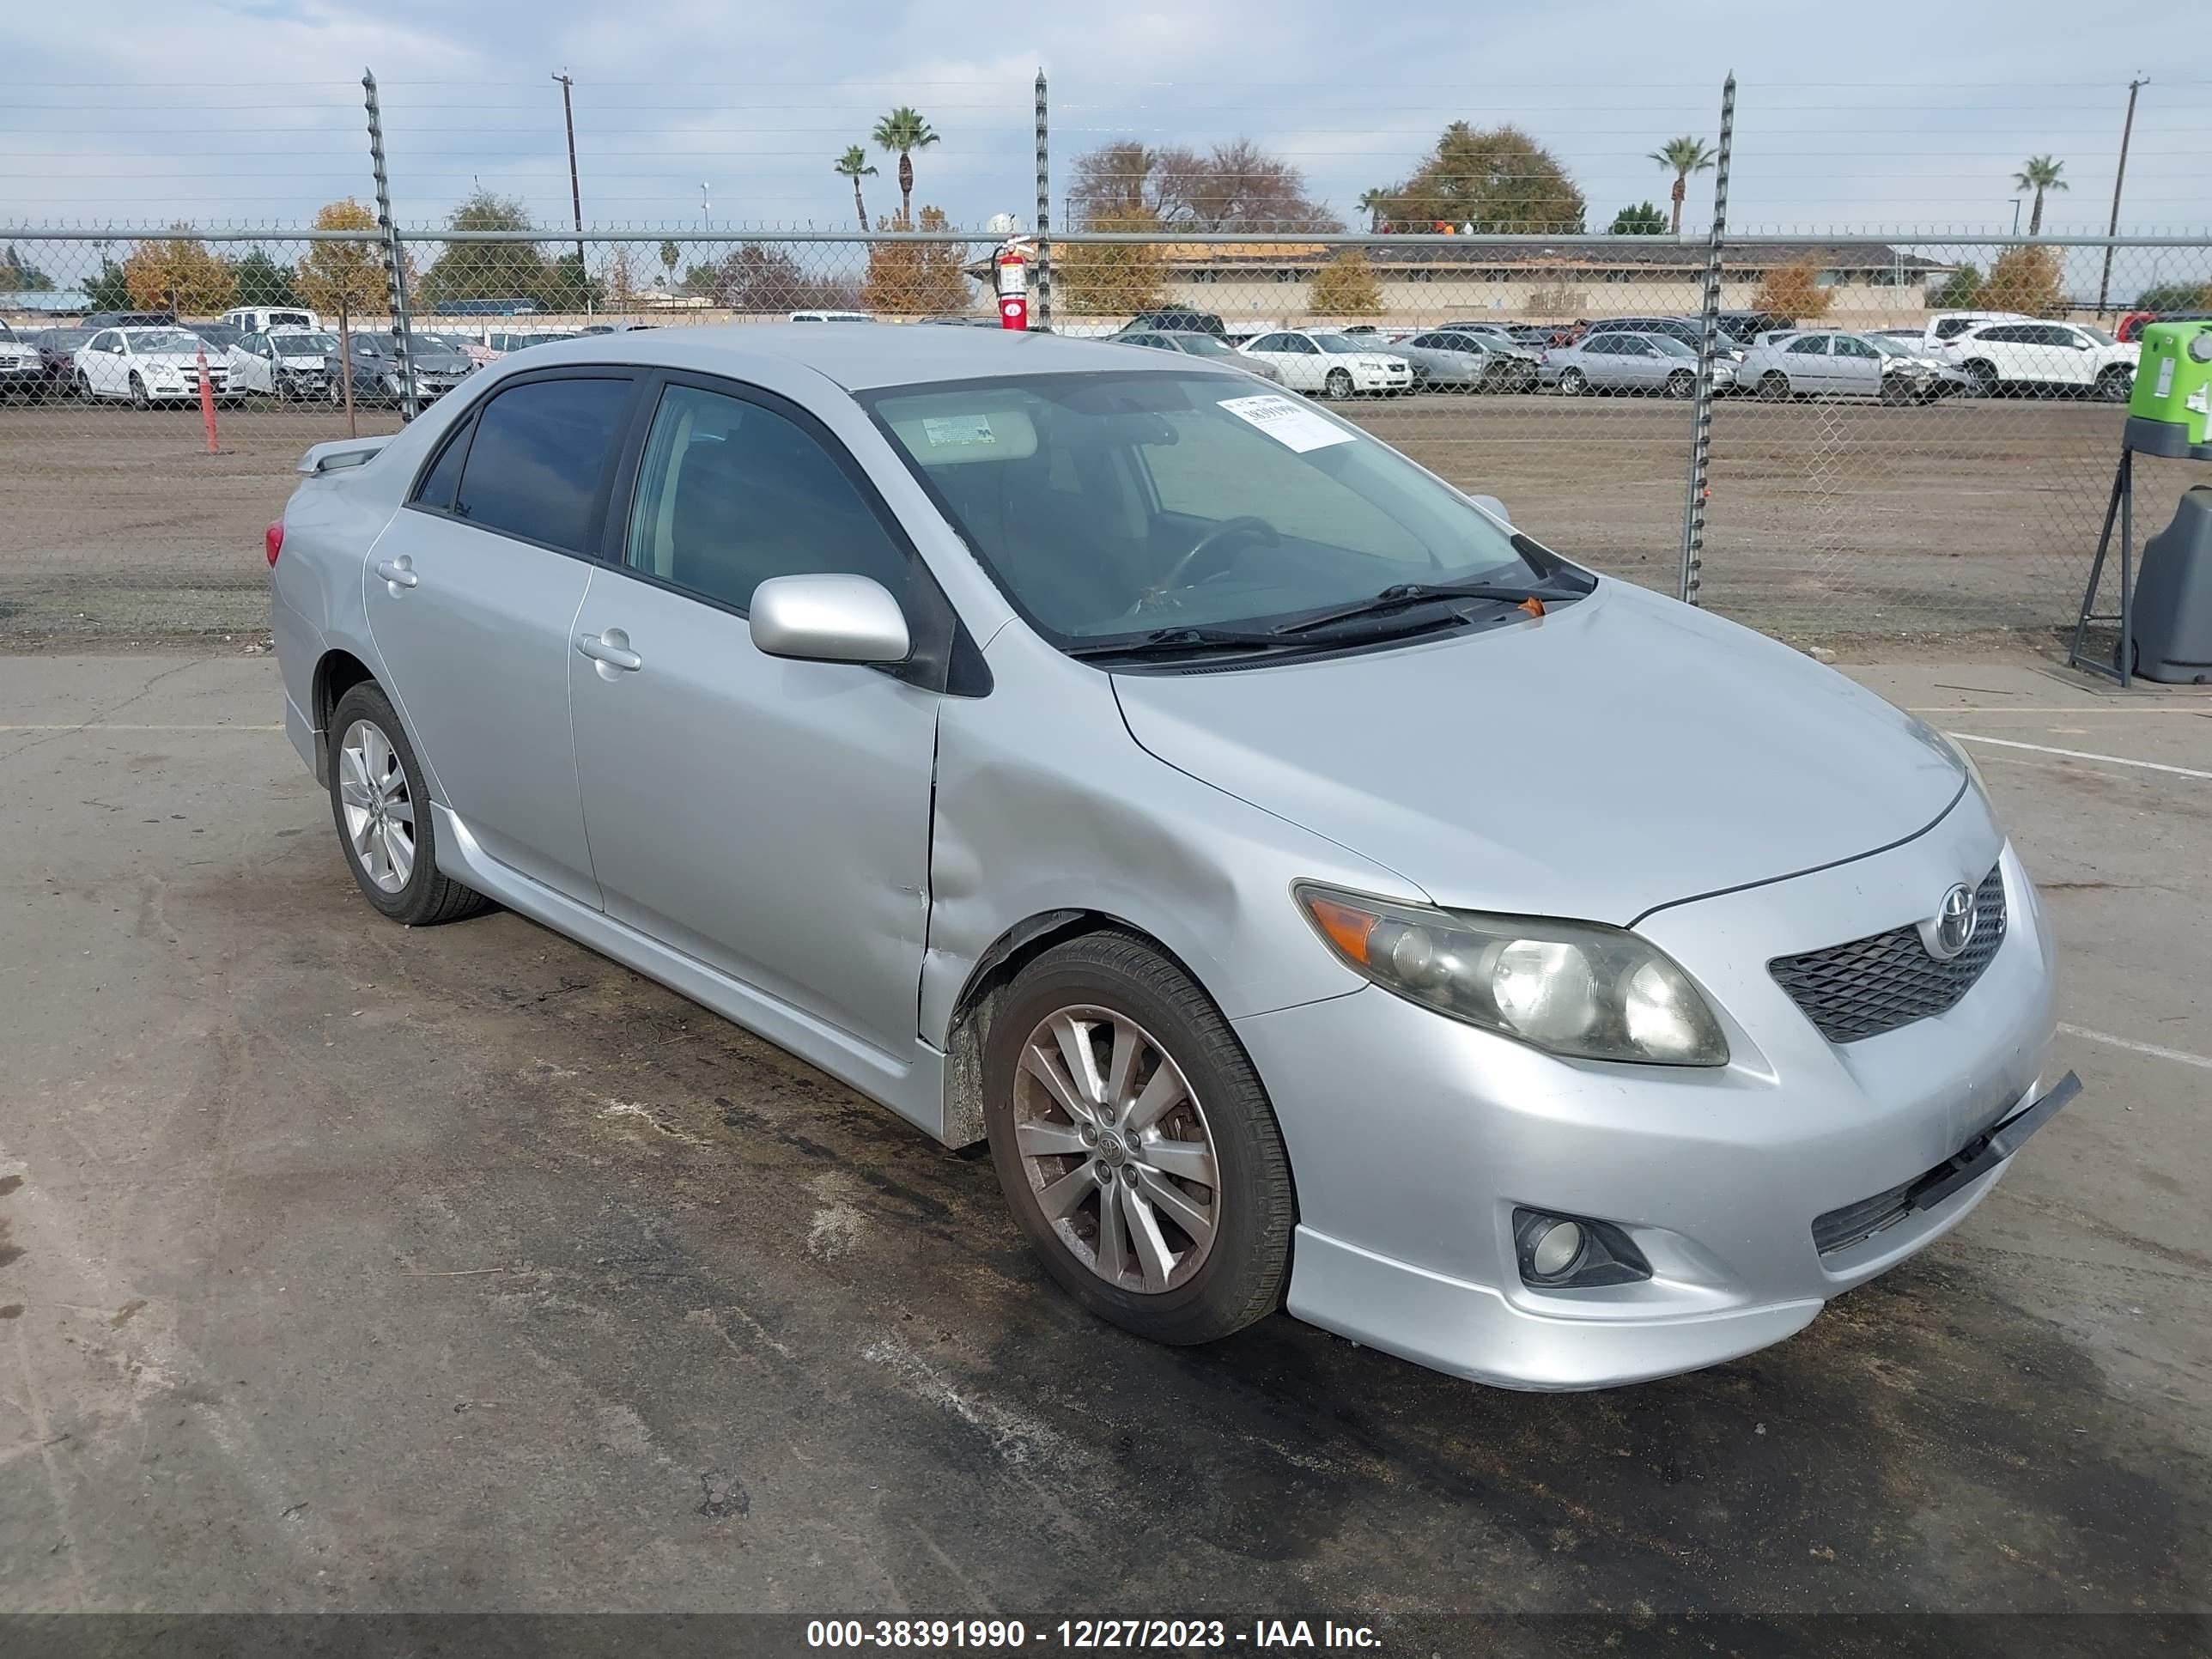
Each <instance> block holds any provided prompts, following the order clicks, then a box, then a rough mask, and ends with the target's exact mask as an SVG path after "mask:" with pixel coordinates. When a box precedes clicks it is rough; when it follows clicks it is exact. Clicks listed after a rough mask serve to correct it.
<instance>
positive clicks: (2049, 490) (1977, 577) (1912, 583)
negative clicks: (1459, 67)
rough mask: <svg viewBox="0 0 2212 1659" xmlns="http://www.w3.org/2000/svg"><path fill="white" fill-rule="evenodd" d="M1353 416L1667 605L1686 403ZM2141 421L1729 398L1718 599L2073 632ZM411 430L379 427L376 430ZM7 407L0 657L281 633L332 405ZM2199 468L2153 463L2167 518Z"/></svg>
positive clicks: (1823, 633) (1444, 404) (1712, 574)
mask: <svg viewBox="0 0 2212 1659" xmlns="http://www.w3.org/2000/svg"><path fill="white" fill-rule="evenodd" d="M1346 412H1347V413H1349V414H1350V415H1351V416H1352V418H1354V419H1355V420H1358V421H1359V422H1361V423H1362V424H1364V425H1365V426H1367V427H1368V428H1370V429H1371V430H1372V431H1374V432H1375V433H1376V434H1377V435H1379V436H1382V437H1383V438H1385V439H1387V440H1388V441H1390V442H1392V443H1394V444H1396V445H1398V446H1400V447H1402V448H1404V449H1406V450H1407V452H1408V453H1411V454H1412V455H1413V456H1414V457H1415V458H1416V459H1419V460H1421V461H1422V462H1424V463H1425V464H1426V465H1429V466H1431V467H1433V468H1434V469H1436V470H1437V471H1439V472H1442V473H1443V475H1444V476H1446V477H1449V478H1451V479H1452V480H1453V481H1454V482H1455V483H1460V484H1462V485H1463V486H1465V487H1466V488H1468V489H1474V490H1478V491H1480V492H1483V493H1486V494H1491V495H1498V496H1500V497H1502V498H1503V499H1504V501H1506V503H1507V505H1508V506H1509V507H1510V509H1511V511H1512V512H1513V513H1514V515H1515V518H1516V521H1517V522H1518V523H1520V524H1521V525H1522V526H1523V527H1524V528H1526V529H1527V530H1528V531H1529V532H1531V533H1532V534H1534V535H1535V536H1537V537H1538V538H1540V539H1542V540H1544V541H1546V542H1547V543H1548V544H1551V545H1553V546H1554V547H1557V548H1558V549H1559V550H1561V551H1562V552H1565V553H1567V554H1569V555H1570V556H1573V557H1576V558H1578V559H1582V560H1584V561H1586V562H1589V563H1591V564H1594V565H1595V566H1596V567H1598V568H1601V569H1604V570H1607V571H1610V572H1613V574H1619V575H1622V576H1625V577H1627V578H1629V579H1631V580H1635V581H1638V582H1643V583H1645V584H1647V585H1649V586H1656V587H1659V588H1662V589H1665V590H1668V591H1672V590H1673V588H1674V584H1675V580H1676V577H1677V573H1678V569H1679V566H1680V538H1681V532H1680V526H1681V520H1682V507H1683V502H1684V500H1685V496H1686V490H1687V486H1688V453H1689V442H1690V437H1691V428H1692V409H1691V407H1690V406H1689V405H1686V404H1680V403H1673V402H1667V401H1663V400H1662V401H1650V400H1644V399H1635V398H1560V397H1556V396H1551V395H1545V396H1541V397H1522V398H1503V397H1486V398H1455V397H1443V396H1431V397H1421V398H1407V399H1404V400H1401V401H1394V402H1391V403H1387V404H1384V403H1362V404H1355V405H1351V406H1348V408H1347V410H1346ZM2122 416H2123V411H2122V410H2118V409H2115V408H2108V407H2104V406H2100V405H2097V404H2080V403H2040V402H2011V401H2001V402H1978V401H1973V400H1965V401H1959V402H1953V403H1947V404H1939V405H1936V406H1935V407H1932V408H1927V409H1892V408H1887V407H1883V406H1878V405H1871V404H1868V405H1853V404H1834V403H1829V404H1786V405H1775V404H1759V403H1747V402H1734V401H1732V402H1726V403H1723V404H1721V405H1720V406H1719V408H1718V409H1717V410H1716V414H1715V419H1714V422H1713V464H1712V470H1711V500H1710V503H1709V508H1708V528H1707V532H1706V553H1705V565H1704V596H1705V602H1706V603H1707V604H1709V605H1711V606H1712V607H1713V608H1714V609H1716V610H1717V611H1721V612H1722V613H1723V614H1725V615H1729V616H1732V617H1736V618H1738V619H1739V620H1741V621H1745V622H1748V623H1752V624H1753V626H1756V627H1759V628H1762V629H1766V630H1767V631H1769V632H1772V633H1777V634H1780V635H1784V636H1785V637H1790V638H1795V639H1801V640H1804V641H1826V642H1828V643H1831V644H1838V643H1847V642H1849V641H1855V640H1882V641H1890V642H1893V643H1894V642H1899V641H1918V642H1922V643H1925V642H1928V641H1936V642H1942V641H1960V642H1965V641H1971V640H1977V639H1978V640H1982V641H1986V640H1987V639H1988V638H1989V637H1990V636H1993V635H2003V634H2012V635H2020V634H2033V635H2039V636H2040V637H2041V638H2042V639H2044V640H2045V641H2047V640H2048V639H2049V638H2050V637H2051V635H2053V634H2054V632H2055V631H2056V630H2057V629H2060V628H2061V627H2062V626H2063V625H2066V624H2069V623H2070V622H2071V620H2072V617H2073V615H2074V611H2075V605H2077V604H2078V602H2079V599H2080V591H2081V582H2082V580H2083V579H2084V577H2085V576H2086V574H2087V569H2088V563H2089V556H2090V553H2091V551H2092V550H2093V547H2094V544H2095V540H2096V534H2097V527H2098V523H2099V520H2100V516H2101V514H2102V512H2103V509H2104V505H2105V501H2106V493H2107V491H2108V490H2109V489H2110V488H2111V478H2112V465H2113V463H2114V461H2115V460H2116V459H2117V450H2116V447H2115V446H2116V445H2117V444H2118V435H2119V430H2120V425H2121V420H2122ZM394 419H395V417H394V416H392V415H390V414H389V413H386V412H377V413H371V414H365V415H364V416H362V425H363V429H365V430H372V431H373V430H380V429H388V428H390V427H391V426H392V424H393V423H394ZM220 431H221V441H222V453H219V454H216V455H209V454H207V453H205V451H204V441H203V437H202V434H201V429H200V423H199V418H198V414H197V410H152V411H147V412H143V413H140V412H135V411H132V410H127V409H124V408H121V407H111V406H100V407H94V406H89V405H85V404H61V405H58V406H53V407H48V408H35V409H32V408H5V409H0V643H5V642H8V641H14V642H15V643H18V644H27V643H32V642H35V641H49V642H54V643H65V642H67V641H72V640H75V641H81V642H86V643H90V642H94V641H118V642H120V641H134V640H135V641H151V640H161V639H184V638H189V637H191V636H195V635H197V636H202V637H204V636H206V635H216V636H218V637H219V636H221V635H233V636H234V637H246V636H248V635H253V634H255V633H257V632H258V630H259V629H261V628H262V626H263V625H264V623H265V621H266V613H265V608H264V602H263V586H262V585H263V580H264V566H263V563H262V557H261V534H262V531H263V529H264V527H265V526H267V525H268V523H269V521H270V520H271V519H273V518H275V517H276V516H277V514H278V513H281V512H282V510H283V504H284V500H285V497H286V496H287V495H289V493H290V491H291V488H292V485H293V483H294V482H295V480H294V477H293V474H292V467H293V465H294V463H295V461H297V459H299V455H300V452H301V450H303V449H304V448H306V447H307V445H309V444H310V443H314V442H317V441H321V440H323V439H326V438H331V437H335V436H339V435H343V421H342V418H341V417H339V416H336V415H333V414H331V412H329V411H327V410H320V409H310V410H279V409H275V408H262V407H256V408H252V409H249V410H241V411H237V412H229V411H225V412H224V413H223V415H222V424H221V428H220ZM2191 481H2194V480H2193V479H2191V478H2185V477H2184V469H2181V468H2179V467H2178V466H2176V465H2173V464H2171V463H2169V464H2166V466H2165V468H2164V470H2161V469H2160V468H2159V467H2158V466H2155V465H2145V466H2144V467H2143V468H2142V472H2141V474H2140V481H2139V489H2140V492H2141V501H2142V513H2141V522H2142V526H2143V527H2144V530H2145V531H2146V532H2147V531H2148V530H2149V529H2152V528H2155V527H2157V526H2162V525H2163V524H2164V523H2165V521H2166V518H2167V517H2168V516H2169V514H2170V513H2171V510H2172V506H2171V504H2172V499H2173V497H2174V495H2176V494H2178V493H2179V489H2181V488H2182V487H2183V485H2184V483H2186V482H2191Z"/></svg>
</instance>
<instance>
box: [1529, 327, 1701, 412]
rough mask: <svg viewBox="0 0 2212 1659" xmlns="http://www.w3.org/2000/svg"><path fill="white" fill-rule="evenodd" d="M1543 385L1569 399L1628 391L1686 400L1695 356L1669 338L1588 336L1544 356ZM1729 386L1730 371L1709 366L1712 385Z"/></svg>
mask: <svg viewBox="0 0 2212 1659" xmlns="http://www.w3.org/2000/svg"><path fill="white" fill-rule="evenodd" d="M1541 375H1542V378H1543V381H1544V384H1545V385H1547V386H1557V387H1559V390H1560V391H1561V392H1565V393H1566V394H1567V395H1568V396H1569V397H1571V398H1575V397H1580V396H1582V395H1583V393H1585V392H1640V393H1642V394H1643V395H1644V396H1646V397H1655V398H1656V397H1666V398H1686V397H1688V396H1690V394H1691V393H1692V392H1695V391H1696V390H1697V386H1698V354H1697V353H1696V352H1695V351H1694V350H1692V349H1691V348H1690V347H1688V346H1686V345H1684V344H1683V343H1681V342H1680V340H1678V339H1676V338H1674V336H1672V335H1671V334H1631V333H1628V332H1626V331H1613V332H1611V333H1605V334H1589V335H1585V336H1584V337H1583V338H1581V339H1579V340H1577V341H1576V342H1575V343H1574V344H1572V345H1568V346H1553V348H1552V349H1550V350H1549V351H1547V352H1546V353H1545V354H1544V363H1543V367H1542V369H1541ZM1734 385H1735V365H1734V364H1733V363H1730V362H1727V361H1725V360H1724V359H1721V358H1716V359H1715V360H1714V362H1713V386H1714V389H1715V390H1716V391H1720V392H1725V391H1727V390H1728V389H1729V387H1731V386H1734Z"/></svg>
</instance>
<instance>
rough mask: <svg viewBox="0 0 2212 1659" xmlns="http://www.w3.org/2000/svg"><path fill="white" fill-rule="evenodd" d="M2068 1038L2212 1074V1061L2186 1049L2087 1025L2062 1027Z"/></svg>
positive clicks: (2060, 1028)
mask: <svg viewBox="0 0 2212 1659" xmlns="http://www.w3.org/2000/svg"><path fill="white" fill-rule="evenodd" d="M2058 1029H2059V1030H2062V1031H2063V1032H2065V1033H2066V1035H2067V1036H2077V1037H2086V1038H2087V1040H2088V1041H2090V1042H2106V1043H2110V1044H2111V1045H2112V1047H2113V1048H2126V1049H2128V1050H2130V1051H2131V1052H2132V1053H2135V1054H2148V1055H2149V1056H2150V1057H2151V1058H2152V1059H2153V1060H2173V1061H2175V1062H2177V1063H2178V1064H2179V1065H2183V1066H2197V1067H2199V1068H2200V1069H2202V1070H2204V1071H2207V1072H2212V1059H2207V1058H2206V1057H2205V1056H2204V1055H2203V1054H2191V1053H2189V1052H2188V1051H2187V1050H2186V1049H2184V1048H2160V1047H2159V1045H2158V1044H2157V1043H2155V1042H2136V1040H2135V1039H2134V1038H2133V1037H2124V1036H2113V1035H2112V1033H2111V1032H2110V1031H2093V1030H2090V1029H2089V1028H2088V1027H2087V1026H2086V1025H2061V1026H2060V1027H2059V1028H2058Z"/></svg>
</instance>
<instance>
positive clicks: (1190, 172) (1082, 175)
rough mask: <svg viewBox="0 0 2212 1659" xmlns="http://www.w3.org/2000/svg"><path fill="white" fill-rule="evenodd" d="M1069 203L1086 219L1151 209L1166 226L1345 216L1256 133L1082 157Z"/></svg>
mask: <svg viewBox="0 0 2212 1659" xmlns="http://www.w3.org/2000/svg"><path fill="white" fill-rule="evenodd" d="M1068 209H1069V211H1070V213H1071V214H1073V216H1074V218H1075V220H1076V222H1079V223H1088V222H1091V221H1092V220H1094V219H1099V218H1104V217H1109V216H1111V217H1121V218H1127V216H1145V215H1149V216H1151V217H1152V219H1153V221H1155V222H1157V223H1158V225H1159V227H1160V228H1162V229H1163V230H1170V231H1180V230H1188V231H1196V232H1204V231H1217V230H1290V231H1300V230H1303V231H1334V230H1341V229H1343V228H1344V221H1343V220H1341V219H1340V218H1339V217H1337V216H1336V215H1335V214H1334V213H1333V212H1331V211H1330V210H1329V209H1328V205H1327V204H1325V203H1320V202H1316V201H1315V200H1314V199H1313V198H1312V197H1310V196H1309V195H1308V194H1307V193H1306V180H1305V175H1304V173H1300V172H1299V171H1298V169H1297V167H1294V166H1292V165H1291V163H1290V162H1288V161H1284V160H1283V159H1282V158H1281V157H1280V156H1278V155H1269V154H1268V153H1267V151H1266V150H1264V149H1261V148H1260V147H1259V146H1258V145H1257V144H1255V143H1253V142H1252V141H1251V140H1250V139H1249V138H1238V139H1235V140H1233V141H1231V142H1230V143H1224V144H1216V145H1214V146H1213V148H1212V149H1210V150H1206V151H1203V152H1201V151H1199V150H1195V149H1189V148H1188V147H1186V146H1184V145H1181V144H1173V145H1169V146H1167V147H1165V148H1164V149H1146V147H1145V146H1144V145H1143V144H1140V143H1137V142H1135V141H1134V140H1133V139H1123V140H1120V141H1117V142H1115V143H1109V144H1102V145H1100V146H1099V147H1098V148H1097V149H1094V150H1091V152H1089V153H1088V154H1087V155H1079V156H1078V157H1076V160H1075V183H1074V185H1073V188H1072V189H1071V190H1070V191H1068Z"/></svg>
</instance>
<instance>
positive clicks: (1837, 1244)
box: [1813, 1176, 1920, 1255]
mask: <svg viewBox="0 0 2212 1659" xmlns="http://www.w3.org/2000/svg"><path fill="white" fill-rule="evenodd" d="M1919 1182H1920V1177H1919V1176H1914V1177H1913V1178H1912V1179H1911V1181H1907V1182H1902V1183H1900V1184H1899V1185H1898V1186H1895V1187H1892V1188H1890V1189H1889V1190H1888V1191H1887V1192H1886V1193H1876V1194H1875V1195H1874V1196H1873V1197H1872V1198H1863V1199H1861V1200H1859V1201H1858V1202H1857V1203H1856V1204H1846V1205H1844V1206H1843V1207H1842V1208H1841V1209H1839V1210H1831V1211H1829V1212H1827V1214H1826V1215H1824V1216H1819V1217H1816V1218H1814V1222H1813V1248H1814V1249H1817V1250H1818V1251H1820V1254H1821V1255H1833V1254H1834V1253H1835V1252H1836V1251H1838V1250H1845V1249H1850V1247H1851V1246H1852V1245H1854V1244H1857V1243H1861V1242H1863V1241H1864V1240H1866V1239H1869V1238H1872V1237H1874V1236H1875V1234H1876V1233H1878V1232H1880V1231H1881V1230H1882V1229H1883V1228H1884V1227H1887V1226H1888V1225H1891V1224H1892V1223H1893V1222H1897V1221H1902V1220H1903V1219H1904V1218H1905V1217H1906V1216H1908V1215H1910V1214H1911V1212H1912V1206H1911V1204H1910V1203H1909V1202H1908V1201H1907V1199H1906V1195H1907V1194H1910V1193H1911V1191H1912V1189H1913V1188H1914V1187H1916V1186H1917V1185H1918V1184H1919Z"/></svg>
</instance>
